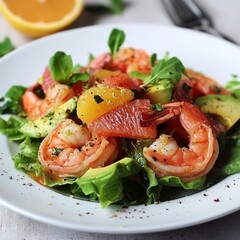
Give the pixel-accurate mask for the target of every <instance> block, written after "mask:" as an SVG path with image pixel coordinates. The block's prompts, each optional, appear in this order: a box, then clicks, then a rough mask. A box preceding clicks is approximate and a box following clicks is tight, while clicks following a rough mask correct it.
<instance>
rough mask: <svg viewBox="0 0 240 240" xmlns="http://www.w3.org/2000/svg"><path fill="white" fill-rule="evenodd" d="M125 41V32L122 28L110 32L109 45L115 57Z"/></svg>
mask: <svg viewBox="0 0 240 240" xmlns="http://www.w3.org/2000/svg"><path fill="white" fill-rule="evenodd" d="M124 41H125V33H124V32H123V31H122V30H120V29H117V28H114V29H113V30H112V32H111V33H110V36H109V39H108V46H109V48H110V52H111V54H112V57H113V58H114V57H115V55H116V53H117V52H118V50H119V48H120V47H121V46H122V44H123V43H124Z"/></svg>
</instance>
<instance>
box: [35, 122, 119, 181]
mask: <svg viewBox="0 0 240 240" xmlns="http://www.w3.org/2000/svg"><path fill="white" fill-rule="evenodd" d="M117 154H118V150H117V144H116V140H115V138H106V137H102V136H99V135H97V134H95V133H93V132H90V131H89V130H88V129H87V127H86V126H82V125H78V124H76V123H75V122H74V121H72V120H71V119H65V120H63V121H62V122H61V123H60V124H59V125H58V126H57V127H56V128H55V129H54V130H53V131H52V132H51V133H49V135H48V136H47V137H46V138H45V139H44V140H43V141H42V143H41V145H40V147H39V153H38V159H39V161H40V163H41V165H42V169H43V171H44V173H45V174H46V175H47V176H49V177H51V178H53V179H55V178H59V177H60V178H61V177H69V176H72V177H80V176H82V175H83V174H84V173H85V172H86V171H87V170H88V169H89V168H97V167H102V166H105V165H108V164H111V163H112V162H113V161H114V160H115V158H116V156H117Z"/></svg>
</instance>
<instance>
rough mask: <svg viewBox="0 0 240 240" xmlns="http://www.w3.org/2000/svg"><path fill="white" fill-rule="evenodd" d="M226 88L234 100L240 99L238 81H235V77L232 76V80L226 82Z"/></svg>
mask: <svg viewBox="0 0 240 240" xmlns="http://www.w3.org/2000/svg"><path fill="white" fill-rule="evenodd" d="M226 88H227V90H228V91H229V92H231V93H232V94H233V95H234V96H235V97H236V98H239V99H240V81H239V80H238V79H237V76H233V80H230V81H228V82H227V84H226Z"/></svg>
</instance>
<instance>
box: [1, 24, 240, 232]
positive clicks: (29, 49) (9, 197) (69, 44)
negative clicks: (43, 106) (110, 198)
mask: <svg viewBox="0 0 240 240" xmlns="http://www.w3.org/2000/svg"><path fill="white" fill-rule="evenodd" d="M113 27H118V28H120V29H123V30H124V31H125V33H126V36H127V38H126V41H125V46H132V47H136V48H143V49H145V50H146V51H147V52H149V53H157V54H158V56H163V55H164V54H165V52H166V51H169V52H170V54H171V56H177V57H179V58H180V59H181V60H182V61H183V63H184V65H185V66H186V67H191V68H193V69H196V70H199V71H202V72H204V73H206V74H207V75H209V76H211V77H213V78H215V79H217V80H218V81H220V82H221V83H224V82H226V81H227V80H229V79H230V77H231V75H232V74H238V75H239V76H240V48H239V47H237V46H235V45H233V44H231V43H228V42H226V41H223V40H221V39H217V38H214V37H211V36H209V35H207V34H203V33H198V32H194V31H190V30H184V29H179V28H175V27H162V26H157V25H117V26H116V25H115V26H112V25H104V26H103V25H102V26H94V27H86V28H82V29H77V30H71V31H68V32H63V33H59V34H55V35H52V36H49V37H46V38H43V39H40V40H36V41H34V42H32V43H31V44H28V45H26V46H24V47H21V48H19V49H17V50H15V51H14V52H13V53H10V54H9V55H7V56H5V57H4V58H2V59H0V82H1V89H0V96H3V94H4V93H5V92H6V90H7V89H8V88H9V87H10V86H11V85H13V84H21V85H25V86H28V85H31V84H33V83H34V81H36V79H37V78H38V77H39V76H40V75H41V74H42V72H43V70H44V68H45V66H46V64H47V63H48V60H49V58H50V56H52V55H53V54H54V53H55V52H56V51H59V50H61V51H64V52H66V53H68V54H71V55H72V56H73V59H74V62H75V63H82V64H85V63H87V60H88V55H89V53H93V54H94V55H98V54H100V53H102V52H104V51H108V46H107V39H108V36H109V33H110V31H111V30H112V28H113ZM0 143H1V150H0V203H1V204H3V205H5V206H7V207H9V208H11V209H13V210H15V211H16V212H18V213H20V214H23V215H25V216H28V217H30V218H33V219H36V220H39V221H42V222H45V223H49V224H53V225H56V226H61V227H65V228H70V229H77V230H81V231H89V232H100V233H142V232H155V231H165V230H172V229H177V228H182V227H186V226H191V225H195V224H199V223H203V222H206V221H210V220H213V219H216V218H219V217H221V216H224V215H226V214H229V213H231V212H234V211H236V210H238V209H240V194H239V187H240V175H239V174H237V175H233V176H231V177H228V178H227V179H225V180H223V181H222V182H220V183H218V184H216V185H215V186H213V187H211V188H209V189H208V190H205V191H202V192H199V193H197V194H194V195H191V196H185V197H181V198H180V199H177V200H172V201H167V202H163V203H160V204H157V205H155V204H153V205H149V206H145V205H140V206H133V207H128V208H121V207H117V206H112V207H109V208H107V209H102V208H101V207H100V205H99V204H98V203H92V202H88V201H82V200H78V199H73V198H70V197H67V196H64V195H62V194H59V193H57V192H54V191H52V190H50V189H48V188H46V187H43V186H41V185H39V184H38V183H36V182H34V181H33V180H32V179H31V178H29V177H28V176H26V174H24V173H23V172H21V171H17V170H16V169H14V166H13V161H12V160H11V155H13V154H15V151H16V146H15V145H13V144H12V143H10V142H9V141H8V140H7V139H6V138H5V137H4V136H2V135H1V136H0Z"/></svg>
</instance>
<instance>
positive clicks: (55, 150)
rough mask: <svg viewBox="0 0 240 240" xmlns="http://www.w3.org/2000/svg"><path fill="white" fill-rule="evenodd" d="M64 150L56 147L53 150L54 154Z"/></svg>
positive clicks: (56, 154)
mask: <svg viewBox="0 0 240 240" xmlns="http://www.w3.org/2000/svg"><path fill="white" fill-rule="evenodd" d="M62 151H63V148H54V149H53V151H52V155H53V156H58V155H59V154H60V153H61V152H62Z"/></svg>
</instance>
